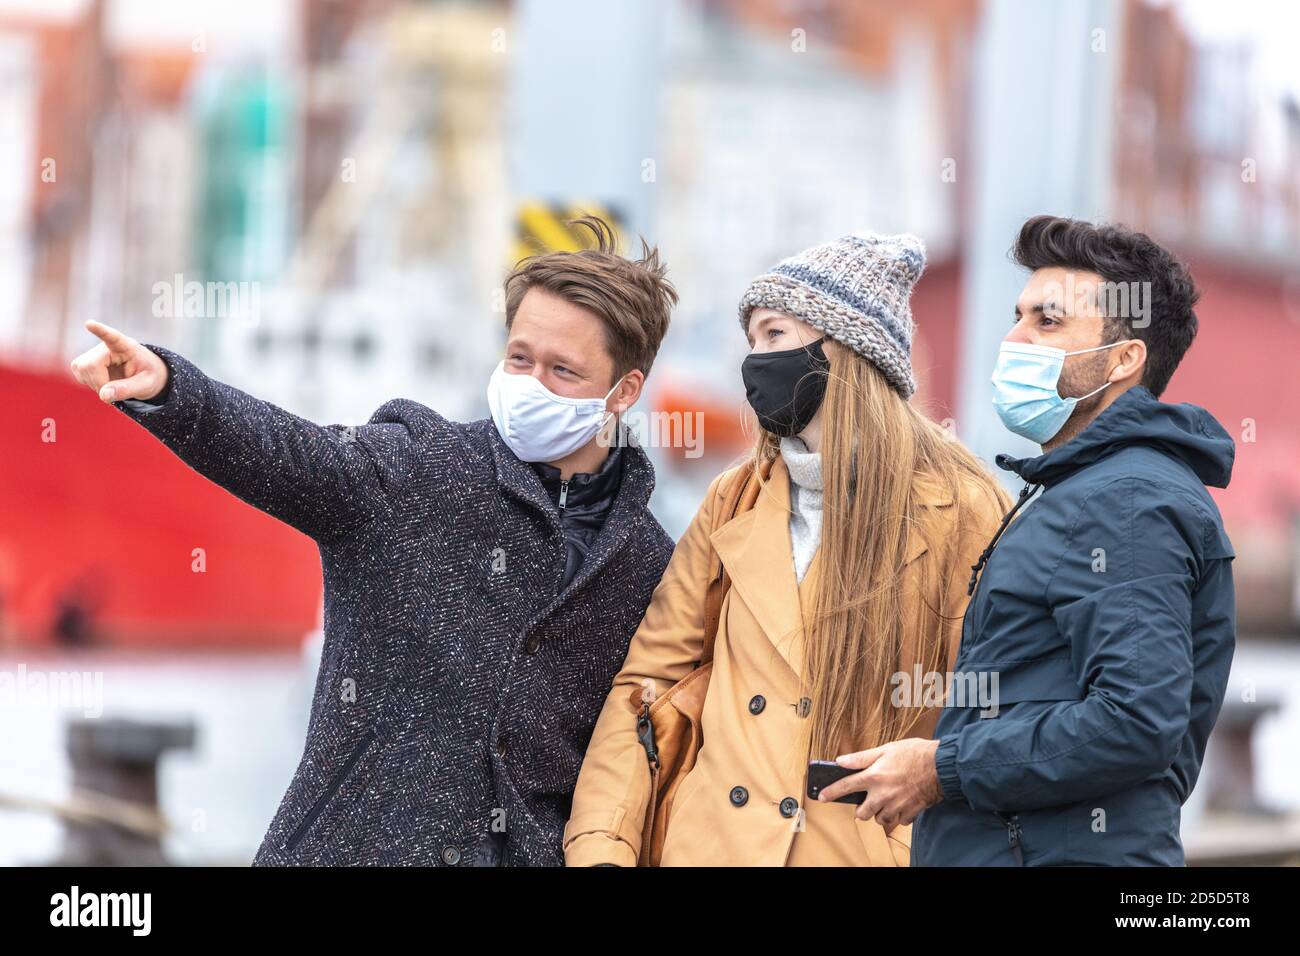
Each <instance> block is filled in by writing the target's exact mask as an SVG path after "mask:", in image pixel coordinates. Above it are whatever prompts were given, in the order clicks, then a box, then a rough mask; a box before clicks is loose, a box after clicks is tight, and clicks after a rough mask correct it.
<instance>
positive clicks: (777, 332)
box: [767, 329, 782, 342]
mask: <svg viewBox="0 0 1300 956" xmlns="http://www.w3.org/2000/svg"><path fill="white" fill-rule="evenodd" d="M781 332H782V330H781V329H768V330H767V340H768V341H769V342H770V341H772V339H774V338H776V337H777V336H778V335H780V334H781Z"/></svg>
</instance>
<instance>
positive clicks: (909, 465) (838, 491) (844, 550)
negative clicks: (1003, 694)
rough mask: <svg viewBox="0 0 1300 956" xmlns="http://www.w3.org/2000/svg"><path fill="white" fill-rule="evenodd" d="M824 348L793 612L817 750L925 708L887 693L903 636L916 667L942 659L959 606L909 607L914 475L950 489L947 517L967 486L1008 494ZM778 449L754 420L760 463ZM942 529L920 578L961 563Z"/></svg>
mask: <svg viewBox="0 0 1300 956" xmlns="http://www.w3.org/2000/svg"><path fill="white" fill-rule="evenodd" d="M827 358H828V359H829V360H830V370H829V372H828V376H829V377H828V381H827V384H826V395H825V397H824V399H823V401H822V426H821V429H822V430H821V434H822V440H821V448H820V452H821V457H822V476H823V504H822V531H821V545H820V556H819V558H818V561H819V563H820V572H819V577H818V579H817V581H816V586H815V588H814V593H813V599H812V603H811V607H810V609H809V610H808V611H807V612H806V613H805V615H804V619H805V625H804V668H803V670H804V673H803V674H802V675H800V676H801V679H802V682H803V686H804V693H805V694H806V695H807V696H808V697H810V698H811V700H812V711H811V713H810V715H809V720H808V722H807V728H806V731H805V739H806V742H807V747H806V749H804V750H803V752H804V753H805V754H807V755H808V756H809V757H812V758H818V759H832V758H834V757H835V756H836V755H837V754H841V753H846V752H848V751H849V750H861V749H865V748H867V747H873V746H876V745H878V744H880V743H885V742H887V741H891V740H898V739H900V738H902V737H905V736H907V735H908V733H909V731H910V730H911V729H912V727H913V726H915V724H916V722H917V721H918V720H919V719H920V718H921V717H922V716H923V715H924V713H925V711H924V709H923V708H911V707H902V708H900V707H895V706H894V705H893V704H892V702H891V693H892V689H893V686H894V685H893V681H892V677H893V675H894V674H895V673H897V672H898V670H899V668H900V666H901V664H900V659H901V656H902V652H903V648H904V646H906V645H909V644H910V646H911V647H913V648H915V663H917V664H919V665H920V667H921V670H922V673H925V674H929V673H933V672H943V671H946V670H947V664H948V655H947V646H946V635H947V633H948V628H949V627H950V626H952V625H953V623H954V621H956V620H957V619H958V618H959V617H960V614H959V613H958V608H956V607H945V606H942V605H943V603H944V602H943V601H942V600H941V606H939V607H926V608H925V609H924V613H922V614H916V613H914V611H913V610H910V609H908V608H907V607H905V604H904V595H903V590H904V589H903V580H904V577H903V569H904V562H905V560H906V553H907V547H908V537H909V534H910V533H911V532H912V531H913V529H920V528H923V525H919V524H918V522H917V515H918V510H919V507H920V505H919V502H918V500H917V499H916V497H915V495H914V491H913V488H914V481H915V480H916V478H917V477H918V476H922V477H923V479H924V480H928V481H930V482H932V483H936V484H937V485H938V487H940V488H942V489H944V490H945V491H946V492H947V493H949V494H950V495H951V496H952V499H953V505H952V507H953V508H954V509H956V511H955V512H954V513H953V516H952V517H953V520H954V523H953V524H952V525H951V526H950V527H951V528H953V529H958V528H961V527H963V521H964V520H965V519H964V517H963V511H962V509H963V507H966V508H969V506H970V504H971V500H970V499H971V494H972V489H974V490H975V492H976V493H987V494H988V495H989V496H990V499H989V500H990V502H996V503H997V504H998V505H1005V504H1006V503H1007V502H1008V498H1007V495H1006V493H1005V492H1004V491H1003V490H1002V489H1001V487H1000V486H999V485H998V483H997V482H996V481H995V480H994V479H993V477H992V475H990V474H989V473H988V471H987V470H986V469H985V467H984V465H983V464H982V463H981V462H980V461H979V459H978V458H976V457H975V456H974V455H973V454H972V453H971V452H970V451H969V450H967V449H966V448H965V446H963V445H962V444H961V443H959V442H957V441H955V440H953V439H952V438H951V437H950V435H949V434H948V433H947V432H946V431H944V430H943V429H942V428H940V427H939V426H938V425H936V424H935V423H934V422H932V421H930V420H929V419H928V418H926V417H925V416H924V415H922V414H921V413H920V412H918V411H917V410H916V409H914V408H913V407H912V405H911V404H910V403H908V402H907V401H905V400H904V399H903V397H902V396H901V395H899V393H898V392H896V391H895V390H894V389H893V388H892V387H891V386H890V385H889V383H888V381H887V380H886V379H885V377H884V375H883V374H881V372H880V371H879V370H878V369H877V368H876V367H875V365H873V364H872V363H871V362H869V361H868V360H866V359H864V358H862V357H861V356H860V355H858V354H857V353H856V352H853V351H851V350H850V349H848V348H846V347H842V346H841V347H839V348H835V349H828V350H827ZM779 452H780V445H779V439H778V438H777V436H776V435H774V434H772V433H771V432H768V431H765V430H762V429H759V434H758V440H757V443H756V445H755V448H754V457H755V464H756V465H759V466H762V465H766V464H767V463H768V462H770V461H772V460H773V459H774V458H776V456H777V455H778V454H779ZM755 470H756V472H757V473H759V474H762V473H763V471H764V469H763V468H762V467H758V468H756V469H755ZM945 538H946V540H942V541H927V542H926V544H927V546H928V547H929V548H930V549H931V550H932V551H935V552H936V553H938V554H940V555H941V556H942V559H941V560H939V561H934V562H925V563H924V565H925V571H924V572H923V573H925V575H926V577H927V578H929V577H931V576H933V575H934V574H935V573H944V574H965V572H966V571H967V570H968V569H965V568H958V567H953V565H954V564H955V562H956V550H955V549H956V546H957V542H956V540H955V539H956V538H957V535H956V534H949V535H946V536H945ZM932 584H933V582H932V581H931V580H928V579H927V580H923V581H922V582H921V594H922V595H925V594H929V593H931V592H932ZM939 593H940V594H946V593H948V591H947V588H940V589H939Z"/></svg>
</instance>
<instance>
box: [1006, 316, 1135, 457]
mask: <svg viewBox="0 0 1300 956" xmlns="http://www.w3.org/2000/svg"><path fill="white" fill-rule="evenodd" d="M1127 341H1129V339H1124V340H1123V341H1120V342H1112V343H1111V344H1110V345H1099V346H1097V347H1096V348H1093V349H1079V350H1078V351H1077V352H1067V351H1065V350H1064V349H1054V348H1051V347H1050V346H1046V345H1027V344H1022V343H1019V342H1003V343H1002V348H1001V349H1000V350H999V351H998V363H997V365H996V366H994V368H993V407H994V408H996V409H997V412H998V417H999V418H1000V419H1002V424H1003V425H1005V426H1006V427H1007V431H1010V432H1014V433H1015V434H1017V435H1021V436H1023V437H1024V438H1028V439H1029V440H1030V441H1033V442H1037V443H1038V444H1040V445H1041V444H1043V443H1044V442H1047V441H1050V440H1051V438H1052V436H1053V435H1055V434H1056V433H1057V432H1059V431H1060V430H1061V426H1062V425H1064V424H1065V422H1066V420H1067V419H1068V418H1069V417H1070V413H1071V412H1072V411H1074V406H1075V405H1077V404H1079V400H1080V399H1084V398H1090V397H1091V396H1093V395H1096V394H1097V393H1098V392H1100V391H1101V390H1102V389H1104V388H1105V387H1106V386H1107V385H1110V384H1111V383H1110V382H1104V383H1102V386H1101V388H1097V389H1093V390H1092V391H1091V392H1089V393H1088V394H1087V395H1080V396H1079V397H1078V398H1062V397H1061V395H1060V393H1059V392H1057V390H1056V383H1057V382H1058V381H1059V380H1060V378H1061V366H1063V365H1064V364H1065V357H1066V356H1067V355H1082V354H1083V353H1084V352H1100V351H1102V350H1103V349H1110V348H1114V347H1115V346H1116V345H1123V344H1124V342H1127Z"/></svg>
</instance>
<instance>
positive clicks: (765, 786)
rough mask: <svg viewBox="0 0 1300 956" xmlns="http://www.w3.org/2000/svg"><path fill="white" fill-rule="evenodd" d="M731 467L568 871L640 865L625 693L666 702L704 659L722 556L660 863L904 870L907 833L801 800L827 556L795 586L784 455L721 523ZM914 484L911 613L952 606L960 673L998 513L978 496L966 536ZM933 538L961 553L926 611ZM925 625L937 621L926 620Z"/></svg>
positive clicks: (638, 650) (594, 749) (653, 606)
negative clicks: (974, 583) (715, 567)
mask: <svg viewBox="0 0 1300 956" xmlns="http://www.w3.org/2000/svg"><path fill="white" fill-rule="evenodd" d="M734 472H735V469H733V470H732V471H728V472H726V473H724V474H723V475H720V476H719V477H718V478H717V479H715V480H714V482H713V484H712V485H711V486H710V488H709V492H708V494H707V496H706V497H705V500H704V503H703V505H702V506H701V507H700V510H699V512H698V513H697V514H696V516H695V518H694V520H693V521H692V522H691V525H690V527H689V528H688V529H687V530H686V533H685V534H684V535H683V536H682V539H681V541H679V542H678V544H677V548H676V551H675V552H674V553H673V558H672V561H671V562H670V563H669V565H668V570H667V571H666V572H665V574H664V577H663V579H662V580H661V581H660V583H659V586H658V588H657V589H656V590H655V592H654V596H653V598H652V599H651V602H650V606H649V608H648V609H647V610H646V614H645V618H644V619H643V620H642V622H641V626H640V627H639V629H638V630H637V632H636V634H635V635H634V636H633V638H632V644H631V647H630V648H629V650H628V655H627V659H626V661H625V662H624V664H623V668H622V670H621V671H620V672H619V674H618V675H617V676H616V677H615V679H614V686H613V689H612V690H611V692H610V694H609V697H608V699H607V700H606V701H605V706H604V708H603V710H602V711H601V715H600V719H599V720H598V721H597V723H596V729H595V732H594V733H593V735H592V738H591V743H590V745H589V746H588V748H587V753H586V757H585V759H584V761H583V765H582V770H581V772H580V773H579V775H578V785H577V790H576V792H575V793H574V798H573V809H572V813H571V815H570V819H569V822H568V825H567V826H566V828H565V832H564V852H565V863H566V865H568V866H588V865H593V864H596V863H616V864H620V865H624V866H634V865H636V861H637V854H638V851H639V849H640V846H641V833H642V825H643V823H644V820H645V810H646V805H647V800H648V797H649V792H650V772H649V768H648V766H647V763H646V754H645V749H644V748H643V747H642V746H641V744H640V743H639V742H638V740H637V736H636V717H635V714H634V712H633V708H632V704H631V703H630V698H631V696H632V695H631V691H632V689H633V688H636V687H644V686H646V684H647V682H652V683H653V685H654V688H655V692H656V693H657V694H658V693H663V692H664V691H666V690H667V689H668V688H669V687H671V686H672V685H673V684H674V683H676V682H677V681H678V680H680V679H681V678H683V677H685V676H686V675H687V674H688V673H690V671H691V670H692V669H693V668H694V666H695V663H696V661H698V660H699V659H700V655H701V651H702V648H703V639H704V634H703V629H704V596H705V591H706V588H707V576H708V570H709V559H710V552H711V551H716V552H717V554H718V555H719V557H720V558H721V559H722V563H723V565H724V566H725V567H726V569H727V572H728V574H729V575H730V577H731V582H732V583H731V588H730V590H729V591H728V592H727V596H726V599H725V600H724V602H723V605H722V617H721V622H720V624H719V627H718V635H717V640H716V644H715V649H714V665H713V674H712V677H711V679H710V684H709V691H708V698H707V700H706V702H705V705H704V716H703V737H704V745H703V747H702V748H701V749H700V753H699V758H698V761H697V762H696V765H695V767H694V768H693V769H692V770H691V772H690V773H689V774H688V775H687V777H686V778H685V779H684V780H683V781H682V783H681V786H680V787H679V789H678V792H677V795H676V799H675V801H674V804H673V807H672V811H671V813H672V815H671V817H670V819H669V825H668V837H667V841H666V842H665V844H664V852H663V861H662V862H663V865H665V866H682V865H685V866H692V865H709V866H786V865H794V866H798V865H811V866H817V865H831V866H834V865H862V866H906V865H907V864H908V855H909V848H910V842H911V826H910V825H908V826H901V827H897V828H895V829H894V831H893V832H892V833H891V834H889V835H886V834H885V831H884V830H883V829H882V828H881V827H880V825H879V824H877V823H876V822H875V821H874V820H872V821H867V822H859V821H857V820H856V819H855V818H854V815H853V813H854V810H855V807H854V806H853V805H850V804H838V803H820V802H818V801H815V800H809V799H808V798H807V797H806V796H805V793H806V787H805V783H806V775H807V760H806V758H805V757H803V756H801V755H799V754H796V753H795V752H794V751H795V749H796V747H797V746H798V740H799V736H800V732H801V731H802V729H803V728H802V726H801V725H802V721H803V720H805V719H806V716H805V715H806V711H807V705H806V704H805V705H804V706H802V707H801V704H800V700H801V691H800V679H799V675H800V673H801V669H802V666H803V657H802V653H803V629H802V611H801V607H803V606H806V605H807V604H808V602H809V601H810V600H811V597H812V594H813V588H814V587H816V581H817V577H818V574H819V566H820V563H821V558H822V556H821V553H820V552H818V554H817V555H816V556H815V557H814V559H813V562H812V565H811V566H810V567H809V569H808V572H807V574H806V575H805V577H804V580H803V582H802V583H798V582H796V578H795V571H794V562H793V557H792V549H791V542H790V530H789V517H790V482H789V475H788V472H787V471H786V468H785V463H784V462H783V461H782V460H781V459H780V458H779V457H778V458H777V459H776V461H775V462H774V463H773V466H772V471H771V474H770V477H769V479H768V482H767V484H766V486H765V488H764V489H763V491H762V492H761V493H760V494H759V497H758V500H757V501H756V502H755V504H754V507H753V509H752V510H750V511H747V512H744V513H742V514H740V515H737V516H736V517H735V518H734V519H732V520H731V521H729V522H726V523H724V524H722V525H721V526H720V527H716V528H715V522H714V512H715V510H721V505H722V502H723V498H724V494H725V490H726V485H725V483H726V482H728V481H729V480H730V478H731V476H732V475H733V474H734ZM914 490H915V493H916V495H917V498H918V500H919V501H920V503H921V505H922V507H921V509H920V519H919V521H918V524H919V525H922V526H923V530H922V531H919V532H918V531H913V533H912V534H911V536H910V537H909V540H908V546H907V559H906V560H907V566H906V570H905V572H904V574H905V578H904V586H905V595H906V598H905V599H906V602H907V607H908V608H909V613H917V614H919V613H922V608H923V607H924V606H925V605H926V604H928V605H929V606H930V607H939V606H940V603H941V599H942V605H943V606H944V607H945V608H946V609H947V613H948V614H949V615H951V616H952V618H953V620H951V622H950V623H948V624H947V625H942V626H943V630H944V634H943V639H944V640H945V642H946V643H947V646H948V668H949V670H951V668H952V664H953V662H954V661H955V659H956V655H957V648H958V643H959V641H960V637H961V614H962V613H963V612H964V610H965V605H966V600H967V599H966V583H967V579H968V577H969V575H970V568H971V565H972V564H974V563H975V561H976V559H977V558H978V556H979V552H980V550H981V549H982V548H983V547H984V545H985V544H986V543H987V542H988V540H989V538H990V537H991V536H992V534H993V532H994V530H995V529H996V527H997V523H998V520H999V517H1000V516H999V514H998V512H997V510H996V504H995V503H994V502H993V501H992V500H988V499H989V496H986V495H969V496H966V498H967V503H965V504H964V507H963V522H962V523H963V525H964V527H963V528H960V529H959V528H955V527H953V524H954V523H955V522H954V519H953V515H954V513H955V512H956V510H957V509H955V508H953V507H952V504H953V502H952V499H951V496H950V495H947V494H945V493H943V492H941V491H938V490H937V489H934V488H931V487H928V486H927V487H923V486H922V485H921V483H920V482H918V483H917V485H916V487H915V489H914ZM986 500H987V504H984V503H983V502H984V501H986ZM927 540H928V541H933V542H943V541H947V540H954V541H955V542H956V548H955V549H953V550H949V551H948V552H947V553H948V554H949V555H950V558H949V564H948V566H946V567H937V568H934V569H933V570H934V571H935V572H937V573H932V574H930V575H929V576H928V579H929V580H930V581H931V582H932V585H931V589H930V590H931V593H929V594H927V595H925V597H926V601H925V602H922V601H921V600H920V598H921V595H920V594H919V593H918V592H919V591H920V589H921V584H920V582H921V579H922V575H921V574H920V573H919V572H920V570H921V568H922V567H923V565H924V562H927V561H932V562H937V561H940V560H941V558H940V557H938V556H937V555H936V552H934V551H932V550H931V549H930V548H929V547H927V544H926V542H927ZM943 592H946V593H943ZM912 609H915V610H912ZM927 620H929V621H931V622H932V624H931V626H941V625H940V624H939V622H937V621H935V620H934V618H933V616H932V615H929V614H927ZM903 656H904V660H902V661H901V662H900V667H899V670H900V671H902V672H904V673H906V674H909V675H910V674H911V673H912V666H913V661H912V651H910V650H909V649H908V648H905V649H904V655H903ZM891 691H892V688H887V687H885V688H875V689H873V690H872V691H871V692H873V693H881V694H888V693H891ZM937 717H938V709H937V708H933V707H932V708H928V709H926V710H925V716H924V719H923V720H922V722H921V723H920V724H919V725H918V726H917V728H916V730H915V731H914V732H913V736H927V737H928V736H929V735H930V733H931V731H932V730H933V727H934V723H935V720H936V719H937ZM801 811H802V812H801Z"/></svg>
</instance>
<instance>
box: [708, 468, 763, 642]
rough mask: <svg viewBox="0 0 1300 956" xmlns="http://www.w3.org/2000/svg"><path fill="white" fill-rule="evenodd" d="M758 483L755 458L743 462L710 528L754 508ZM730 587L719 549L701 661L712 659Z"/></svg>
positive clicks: (712, 562)
mask: <svg viewBox="0 0 1300 956" xmlns="http://www.w3.org/2000/svg"><path fill="white" fill-rule="evenodd" d="M758 491H759V483H758V482H757V481H756V480H754V461H753V459H752V458H751V459H749V460H748V461H746V462H745V464H743V465H741V466H740V468H739V470H738V471H737V472H736V474H735V476H734V477H733V478H732V479H731V484H730V485H729V486H728V488H727V493H726V496H725V497H724V498H723V501H722V507H721V509H719V511H718V514H717V515H716V516H715V517H714V520H713V527H712V528H711V529H710V530H711V531H717V530H718V529H719V528H721V527H722V526H723V525H724V524H726V523H727V522H728V521H730V520H731V519H732V518H734V517H736V515H738V514H742V513H743V512H746V511H748V510H749V509H750V508H752V507H754V501H755V500H756V499H757V498H758ZM729 587H731V578H730V577H728V576H727V569H726V568H724V567H723V566H722V559H721V558H719V557H718V554H717V552H716V551H711V552H710V555H709V589H708V591H706V592H705V595H704V650H703V652H702V653H701V655H700V664H701V665H703V664H707V663H708V662H709V661H711V660H713V642H714V641H715V640H717V637H718V623H719V620H720V618H721V617H722V601H723V598H725V597H726V596H727V589H728V588H729Z"/></svg>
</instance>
